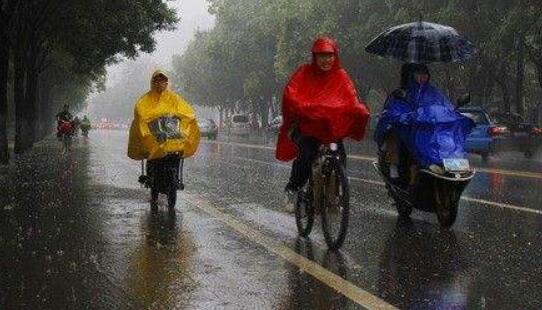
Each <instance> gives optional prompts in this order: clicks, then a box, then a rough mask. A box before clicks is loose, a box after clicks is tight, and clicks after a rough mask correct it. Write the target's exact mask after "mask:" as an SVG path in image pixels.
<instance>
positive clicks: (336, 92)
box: [276, 37, 369, 161]
mask: <svg viewBox="0 0 542 310" xmlns="http://www.w3.org/2000/svg"><path fill="white" fill-rule="evenodd" d="M328 52H332V53H334V54H335V63H334V64H333V68H332V69H331V70H330V71H327V72H325V71H322V70H321V69H320V68H319V67H318V66H317V65H316V59H315V57H314V54H316V53H328ZM312 53H313V61H312V63H311V64H305V65H303V66H301V67H300V68H299V69H298V70H297V71H296V73H294V75H293V76H292V78H291V79H290V81H289V82H288V85H286V88H285V89H284V94H283V99H282V118H283V124H282V126H281V128H280V132H279V138H278V142H277V149H276V157H277V159H278V160H281V161H290V160H292V159H294V158H296V157H297V154H298V149H297V146H296V145H295V144H294V143H293V142H292V141H291V140H290V138H289V137H288V132H289V131H290V129H291V128H292V126H298V128H299V130H300V132H301V134H302V135H303V136H310V137H315V138H317V139H318V140H319V141H320V142H321V143H333V142H337V141H339V140H342V139H344V138H352V139H354V140H358V141H359V140H361V139H362V138H363V136H364V134H365V126H366V125H367V121H368V119H369V111H368V109H367V107H366V106H365V104H364V103H362V102H361V101H360V99H359V98H358V95H357V92H356V88H355V86H354V83H353V82H352V80H351V79H350V77H349V76H348V73H346V71H345V70H344V69H342V68H341V65H340V61H339V57H338V54H339V51H338V47H337V44H336V43H335V41H333V40H332V39H330V38H326V37H324V38H320V39H318V40H316V42H315V43H314V45H313V48H312Z"/></svg>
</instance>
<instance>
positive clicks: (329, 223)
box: [321, 159, 350, 250]
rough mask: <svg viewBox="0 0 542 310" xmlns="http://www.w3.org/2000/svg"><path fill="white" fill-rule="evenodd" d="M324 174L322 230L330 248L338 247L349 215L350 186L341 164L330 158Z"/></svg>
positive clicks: (344, 232)
mask: <svg viewBox="0 0 542 310" xmlns="http://www.w3.org/2000/svg"><path fill="white" fill-rule="evenodd" d="M327 165H328V167H327V169H326V170H327V171H326V172H325V175H324V188H323V191H324V194H323V195H322V203H321V210H322V230H323V231H324V238H325V239H326V243H327V245H328V247H329V249H330V250H337V249H339V248H340V247H341V246H342V244H343V242H344V239H345V237H346V231H347V228H348V218H349V215H350V188H349V185H348V178H347V177H346V174H345V172H344V167H343V165H342V164H341V163H340V162H339V161H338V160H337V159H330V161H329V162H328V163H327Z"/></svg>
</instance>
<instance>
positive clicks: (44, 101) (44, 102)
mask: <svg viewBox="0 0 542 310" xmlns="http://www.w3.org/2000/svg"><path fill="white" fill-rule="evenodd" d="M39 88H40V89H41V91H40V96H39V97H40V98H39V102H40V104H39V110H38V111H39V114H40V116H41V117H40V131H39V133H40V134H39V138H40V139H43V138H45V137H46V136H47V135H48V134H50V133H51V132H52V129H53V127H54V126H52V125H51V124H53V123H54V119H53V110H52V109H53V107H51V106H50V100H51V93H52V85H51V84H50V83H47V81H46V80H44V79H43V78H42V82H41V83H40V84H39Z"/></svg>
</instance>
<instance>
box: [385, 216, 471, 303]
mask: <svg viewBox="0 0 542 310" xmlns="http://www.w3.org/2000/svg"><path fill="white" fill-rule="evenodd" d="M471 276H472V272H471V271H470V270H469V266H468V265H467V264H466V263H465V261H464V260H463V258H462V255H461V251H460V247H459V246H458V244H457V238H456V236H455V233H454V232H453V231H448V230H439V229H435V228H434V227H433V226H431V225H427V224H422V223H416V224H413V223H412V221H408V220H407V221H398V223H397V226H396V228H395V230H394V231H393V232H391V233H390V235H389V237H388V239H387V240H386V246H385V250H384V252H383V253H382V255H381V258H380V277H379V280H378V291H379V292H380V294H381V296H383V297H384V298H385V299H386V300H394V301H395V303H396V304H398V305H400V308H402V309H469V308H480V306H481V305H480V304H470V305H469V304H468V303H467V294H468V291H469V286H470V282H471V281H472V278H471Z"/></svg>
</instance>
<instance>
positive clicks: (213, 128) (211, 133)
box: [199, 119, 218, 140]
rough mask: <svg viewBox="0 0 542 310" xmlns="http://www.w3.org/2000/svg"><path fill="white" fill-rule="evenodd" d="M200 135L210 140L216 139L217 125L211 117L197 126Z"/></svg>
mask: <svg viewBox="0 0 542 310" xmlns="http://www.w3.org/2000/svg"><path fill="white" fill-rule="evenodd" d="M199 129H200V134H201V136H202V137H207V138H208V139H210V140H216V138H217V136H218V126H217V125H216V123H215V121H214V120H212V119H206V120H203V121H202V122H201V123H200V126H199Z"/></svg>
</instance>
